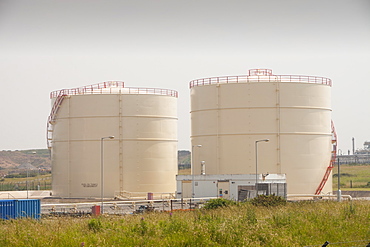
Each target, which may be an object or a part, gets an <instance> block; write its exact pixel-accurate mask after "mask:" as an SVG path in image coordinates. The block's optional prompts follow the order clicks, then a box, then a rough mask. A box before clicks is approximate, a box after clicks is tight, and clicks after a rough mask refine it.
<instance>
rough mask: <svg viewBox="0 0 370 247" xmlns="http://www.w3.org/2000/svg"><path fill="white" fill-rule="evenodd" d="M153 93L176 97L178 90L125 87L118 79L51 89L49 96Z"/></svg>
mask: <svg viewBox="0 0 370 247" xmlns="http://www.w3.org/2000/svg"><path fill="white" fill-rule="evenodd" d="M116 93H122V94H154V95H168V96H173V97H176V98H177V97H178V92H177V91H175V90H170V89H161V88H133V87H125V86H124V82H118V81H108V82H103V83H98V84H94V85H89V86H84V87H79V88H71V89H61V90H57V91H53V92H51V93H50V98H55V97H58V96H60V95H80V94H116Z"/></svg>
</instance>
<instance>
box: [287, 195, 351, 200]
mask: <svg viewBox="0 0 370 247" xmlns="http://www.w3.org/2000/svg"><path fill="white" fill-rule="evenodd" d="M287 197H337V196H336V195H313V194H312V195H311V194H302V195H301V194H291V195H287ZM342 197H343V198H347V199H348V200H350V201H352V196H350V195H342Z"/></svg>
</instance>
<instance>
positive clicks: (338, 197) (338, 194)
mask: <svg viewBox="0 0 370 247" xmlns="http://www.w3.org/2000/svg"><path fill="white" fill-rule="evenodd" d="M339 151H340V155H342V150H341V149H338V154H339ZM337 159H338V192H337V200H338V202H340V201H341V198H342V191H341V190H340V160H339V155H338V157H337Z"/></svg>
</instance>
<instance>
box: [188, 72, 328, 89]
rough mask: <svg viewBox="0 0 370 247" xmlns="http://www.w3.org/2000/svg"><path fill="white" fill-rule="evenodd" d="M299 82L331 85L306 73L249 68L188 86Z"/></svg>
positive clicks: (325, 80) (194, 81)
mask: <svg viewBox="0 0 370 247" xmlns="http://www.w3.org/2000/svg"><path fill="white" fill-rule="evenodd" d="M270 81H271V82H298V83H299V82H300V83H314V84H323V85H328V86H331V85H332V82H331V80H330V79H329V78H326V77H319V76H306V75H274V74H273V73H272V70H271V69H250V70H249V74H248V75H240V76H220V77H209V78H202V79H196V80H192V81H190V83H189V85H190V88H192V87H196V86H204V85H212V84H220V83H221V84H227V83H249V82H270Z"/></svg>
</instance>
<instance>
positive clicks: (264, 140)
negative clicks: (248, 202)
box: [255, 139, 270, 194]
mask: <svg viewBox="0 0 370 247" xmlns="http://www.w3.org/2000/svg"><path fill="white" fill-rule="evenodd" d="M269 141H270V139H263V140H257V141H256V142H255V150H256V185H255V187H256V193H257V194H258V192H257V183H258V145H257V144H258V143H259V142H269Z"/></svg>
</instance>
